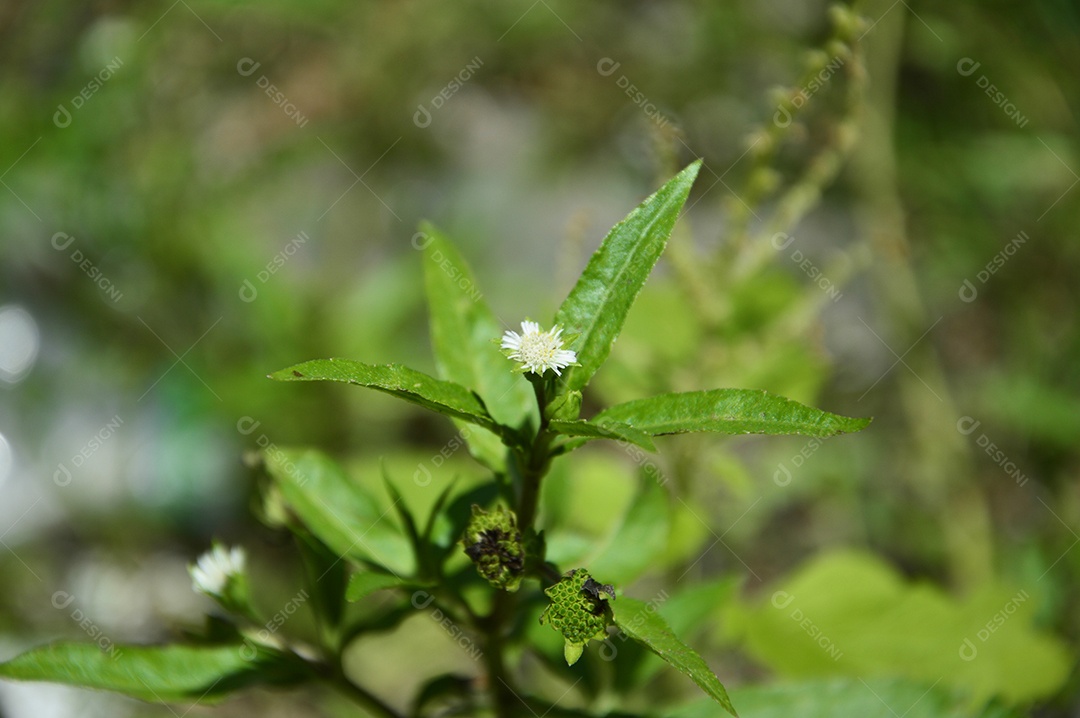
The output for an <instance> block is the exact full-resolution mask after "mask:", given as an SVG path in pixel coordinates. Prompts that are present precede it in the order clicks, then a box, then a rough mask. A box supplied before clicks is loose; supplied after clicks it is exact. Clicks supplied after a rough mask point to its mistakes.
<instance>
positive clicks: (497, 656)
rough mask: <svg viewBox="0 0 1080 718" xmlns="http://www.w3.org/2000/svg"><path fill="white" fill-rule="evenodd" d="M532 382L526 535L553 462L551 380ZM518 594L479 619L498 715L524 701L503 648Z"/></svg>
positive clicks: (521, 514)
mask: <svg viewBox="0 0 1080 718" xmlns="http://www.w3.org/2000/svg"><path fill="white" fill-rule="evenodd" d="M528 379H529V383H530V384H532V386H533V392H534V393H535V394H536V404H537V406H538V407H539V409H540V426H539V427H538V428H537V431H536V437H535V438H534V439H533V443H532V446H531V447H530V448H529V451H528V453H527V454H525V455H519V456H520V458H521V493H520V495H519V499H518V505H517V507H516V509H517V510H516V512H515V513H516V515H517V526H518V530H519V531H520V532H521V534H522V536H524V537H528V536H531V535H532V533H533V523H534V522H535V521H536V512H537V508H538V505H539V502H540V482H541V481H542V480H543V478H544V475H545V474H546V473H547V471H548V467H549V466H550V465H551V455H550V448H551V439H552V437H551V434H550V433H549V432H548V430H547V427H548V421H549V420H548V417H547V416H545V413H544V409H545V407H546V406H547V395H548V388H549V385H548V382H547V381H546V380H545V379H544V378H543V377H540V376H536V375H534V374H531V375H529V377H528ZM516 603H517V594H516V593H510V592H508V591H499V592H498V593H496V594H495V600H494V601H493V603H492V606H491V613H489V614H488V615H487V616H485V617H483V618H482V619H480V620H479V621H477V628H479V629H480V630H482V631H483V632H484V634H485V636H486V637H487V641H486V650H485V651H484V660H485V662H486V663H487V671H488V690H489V691H490V694H491V700H492V703H493V704H494V708H495V712H496V715H498V716H500V717H501V718H510V716H513V715H515V714H516V713H517V712H518V711H519V706H518V703H519V701H520V699H519V697H518V695H517V693H516V692H515V691H514V689H513V687H512V686H511V678H510V674H509V672H508V671H507V668H506V657H505V655H504V651H503V639H504V638H505V635H506V633H507V624H508V623H509V620H510V618H511V617H512V616H513V615H514V606H515V605H516Z"/></svg>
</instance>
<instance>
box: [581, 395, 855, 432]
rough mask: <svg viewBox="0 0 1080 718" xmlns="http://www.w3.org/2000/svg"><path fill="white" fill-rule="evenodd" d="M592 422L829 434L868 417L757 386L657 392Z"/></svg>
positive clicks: (657, 428) (675, 428) (647, 428)
mask: <svg viewBox="0 0 1080 718" xmlns="http://www.w3.org/2000/svg"><path fill="white" fill-rule="evenodd" d="M592 421H593V422H594V423H598V422H601V421H618V422H622V423H624V424H629V425H630V426H632V427H634V428H635V429H639V430H641V431H644V432H646V433H647V434H650V435H652V436H660V435H662V434H682V433H685V432H688V431H715V432H719V433H721V434H804V435H806V436H832V435H833V434H844V433H848V432H853V431H859V430H861V429H864V428H866V426H867V424H869V423H870V419H852V418H849V417H846V416H839V415H837V414H830V413H829V412H827V411H822V410H820V409H814V408H812V407H809V406H806V405H804V404H800V403H799V402H797V401H792V400H791V399H785V398H784V397H782V396H776V395H775V394H770V393H768V392H766V391H762V390H760V389H712V390H709V391H690V392H685V393H681V394H660V395H659V396H653V397H649V398H648V399H635V400H634V401H628V402H626V403H625V404H617V405H616V406H613V407H611V408H609V409H605V410H604V411H602V412H600V413H599V414H597V415H596V416H595V417H594V418H593V419H592Z"/></svg>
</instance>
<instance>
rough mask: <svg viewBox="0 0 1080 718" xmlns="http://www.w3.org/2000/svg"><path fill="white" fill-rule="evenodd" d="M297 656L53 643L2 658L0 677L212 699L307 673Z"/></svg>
mask: <svg viewBox="0 0 1080 718" xmlns="http://www.w3.org/2000/svg"><path fill="white" fill-rule="evenodd" d="M303 673H304V669H303V664H302V663H300V662H299V661H298V660H296V659H293V658H290V657H288V656H286V655H284V654H281V653H278V652H276V651H272V650H270V649H268V648H265V647H262V646H257V645H255V644H254V643H232V644H229V645H216V646H186V645H169V646H133V645H116V644H109V646H108V647H103V646H98V645H97V644H94V643H68V642H64V643H53V644H50V645H47V646H41V647H39V648H34V649H31V650H29V651H27V652H26V653H23V654H21V655H19V656H16V657H15V658H13V659H11V660H10V661H7V662H6V663H0V676H2V677H4V678H12V679H16V680H23V681H51V682H54V683H66V684H68V685H72V686H80V687H83V688H97V689H100V690H107V691H114V692H116V693H123V694H124V695H127V696H132V697H134V698H140V699H142V700H145V701H154V702H158V703H164V702H178V701H191V700H198V701H204V702H206V701H212V700H214V699H217V698H220V697H222V696H224V695H227V694H229V693H231V692H233V691H236V690H239V689H241V688H243V687H245V686H249V685H252V684H256V683H279V682H287V681H288V680H290V679H296V678H299V677H301V676H302V675H303Z"/></svg>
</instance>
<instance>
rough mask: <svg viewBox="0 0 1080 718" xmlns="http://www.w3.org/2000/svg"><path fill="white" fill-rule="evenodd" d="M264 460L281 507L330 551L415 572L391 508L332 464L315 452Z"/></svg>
mask: <svg viewBox="0 0 1080 718" xmlns="http://www.w3.org/2000/svg"><path fill="white" fill-rule="evenodd" d="M264 456H265V458H266V467H267V470H268V471H269V472H270V476H271V477H272V478H273V479H274V482H275V484H276V485H277V486H278V487H279V488H280V490H281V496H282V498H283V499H284V501H285V503H286V504H287V505H288V507H289V508H290V509H291V510H292V512H293V513H295V514H296V516H297V517H299V519H300V521H301V522H303V524H304V526H305V527H307V529H308V530H309V531H311V533H312V534H314V535H315V536H317V537H318V538H319V540H321V541H322V542H323V543H324V544H326V545H327V547H329V548H330V550H331V551H333V552H334V553H335V554H337V555H338V556H340V557H342V558H348V559H351V560H353V561H360V562H370V563H374V564H377V565H380V566H385V567H387V568H389V569H391V570H393V571H394V572H396V573H399V574H402V575H411V574H412V573H413V571H415V568H416V566H415V560H414V557H413V551H412V547H411V545H410V542H409V540H408V539H407V538H406V537H405V536H403V535H402V534H401V532H400V531H399V530H398V528H397V527H396V526H395V525H394V521H393V518H392V517H391V515H390V514H391V513H392V509H391V507H390V506H387V507H385V508H380V506H379V505H378V503H377V502H376V501H375V499H374V498H372V497H371V496H370V495H369V494H368V493H367V492H366V491H364V490H363V489H362V488H361V487H360V486H358V485H357V484H356V483H355V482H353V481H351V480H350V479H349V477H348V476H347V475H346V474H345V472H344V471H343V470H342V468H341V467H340V466H339V465H338V464H337V463H336V462H335V461H333V460H332V459H330V458H329V457H327V456H326V455H325V454H322V453H321V452H318V451H314V450H292V449H282V448H279V447H275V448H274V449H273V450H268V451H266V452H264Z"/></svg>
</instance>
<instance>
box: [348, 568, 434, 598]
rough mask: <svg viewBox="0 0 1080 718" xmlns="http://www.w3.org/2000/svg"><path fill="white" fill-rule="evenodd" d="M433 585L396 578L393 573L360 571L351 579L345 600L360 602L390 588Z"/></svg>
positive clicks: (427, 586) (428, 586)
mask: <svg viewBox="0 0 1080 718" xmlns="http://www.w3.org/2000/svg"><path fill="white" fill-rule="evenodd" d="M430 586H431V584H427V583H418V582H416V581H409V580H407V579H404V578H401V577H399V576H395V575H394V574H392V573H379V572H378V571H359V572H357V573H354V574H353V575H352V577H351V578H350V579H349V587H348V589H347V590H346V591H345V598H346V599H348V600H350V601H359V600H360V599H362V598H366V597H368V596H370V595H371V594H373V593H375V592H376V591H383V590H385V589H388V588H416V589H419V588H430Z"/></svg>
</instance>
